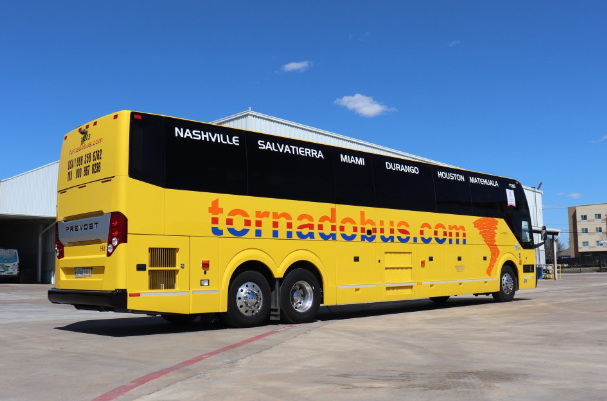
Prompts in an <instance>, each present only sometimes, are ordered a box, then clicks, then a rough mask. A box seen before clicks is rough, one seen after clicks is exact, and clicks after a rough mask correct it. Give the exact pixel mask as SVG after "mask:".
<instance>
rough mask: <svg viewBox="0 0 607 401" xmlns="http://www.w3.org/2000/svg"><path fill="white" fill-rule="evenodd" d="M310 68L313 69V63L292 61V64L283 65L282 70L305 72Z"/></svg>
mask: <svg viewBox="0 0 607 401" xmlns="http://www.w3.org/2000/svg"><path fill="white" fill-rule="evenodd" d="M310 67H312V63H311V62H309V61H291V62H290V63H288V64H285V65H283V66H282V70H283V71H285V72H293V71H295V72H304V71H305V70H307V69H308V68H310Z"/></svg>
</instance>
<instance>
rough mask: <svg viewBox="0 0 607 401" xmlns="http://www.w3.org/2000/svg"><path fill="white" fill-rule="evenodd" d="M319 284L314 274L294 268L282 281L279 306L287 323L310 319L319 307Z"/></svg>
mask: <svg viewBox="0 0 607 401" xmlns="http://www.w3.org/2000/svg"><path fill="white" fill-rule="evenodd" d="M320 296H321V295H320V284H319V283H318V280H317V279H316V276H315V275H314V274H312V273H311V272H309V271H308V270H305V269H295V270H293V271H292V272H290V273H289V274H288V275H287V277H285V279H284V280H283V282H282V285H281V288H280V307H281V310H282V313H283V317H284V319H285V320H286V321H287V322H289V323H306V322H310V321H312V320H313V319H314V318H315V317H316V314H317V313H318V308H319V307H320Z"/></svg>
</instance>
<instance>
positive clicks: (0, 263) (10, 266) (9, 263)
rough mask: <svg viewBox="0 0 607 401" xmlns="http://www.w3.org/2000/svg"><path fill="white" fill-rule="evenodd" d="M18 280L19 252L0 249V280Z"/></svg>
mask: <svg viewBox="0 0 607 401" xmlns="http://www.w3.org/2000/svg"><path fill="white" fill-rule="evenodd" d="M2 278H13V279H18V278H19V252H17V250H16V249H3V248H0V279H2Z"/></svg>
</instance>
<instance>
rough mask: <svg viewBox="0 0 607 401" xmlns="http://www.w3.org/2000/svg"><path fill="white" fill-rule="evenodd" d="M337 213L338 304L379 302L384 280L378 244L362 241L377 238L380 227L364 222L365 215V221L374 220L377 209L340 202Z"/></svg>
mask: <svg viewBox="0 0 607 401" xmlns="http://www.w3.org/2000/svg"><path fill="white" fill-rule="evenodd" d="M337 216H338V217H337V219H338V221H337V229H338V231H339V234H337V252H336V254H337V260H336V263H337V265H336V274H337V276H336V284H337V303H338V304H353V303H362V302H377V301H379V300H380V299H381V292H380V290H381V289H380V287H379V284H380V283H381V281H382V277H381V275H380V269H379V267H378V265H379V263H378V262H377V256H376V250H377V243H376V241H375V242H369V241H362V237H363V236H364V237H366V238H375V239H377V228H376V227H372V226H371V225H368V224H365V222H364V221H363V216H364V220H371V221H373V222H374V221H375V210H374V209H372V208H366V207H362V206H344V205H337ZM373 226H375V223H373ZM342 227H343V230H342ZM367 230H370V232H369V234H370V235H367ZM374 230H375V233H373V231H374ZM350 238H352V239H351V240H349V239H350Z"/></svg>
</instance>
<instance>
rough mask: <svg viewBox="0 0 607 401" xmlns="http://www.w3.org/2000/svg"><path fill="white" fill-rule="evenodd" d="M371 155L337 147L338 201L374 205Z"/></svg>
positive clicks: (335, 160) (335, 162)
mask: <svg viewBox="0 0 607 401" xmlns="http://www.w3.org/2000/svg"><path fill="white" fill-rule="evenodd" d="M371 157H372V156H371V155H370V154H368V153H362V152H356V151H354V150H348V149H338V148H336V149H335V150H334V153H333V163H334V166H335V194H336V200H337V203H339V204H342V205H353V206H373V205H374V199H373V198H374V195H373V192H374V190H373V169H372V161H371Z"/></svg>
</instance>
